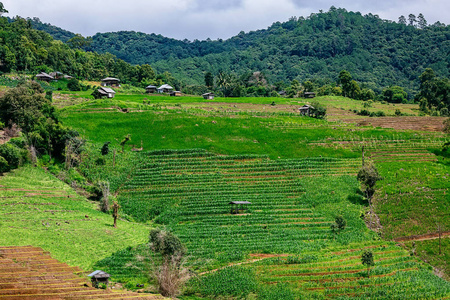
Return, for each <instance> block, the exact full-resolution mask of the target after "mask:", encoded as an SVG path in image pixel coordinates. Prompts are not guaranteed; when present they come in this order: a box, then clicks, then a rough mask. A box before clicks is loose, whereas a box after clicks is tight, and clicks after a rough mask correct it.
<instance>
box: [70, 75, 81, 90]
mask: <svg viewBox="0 0 450 300" xmlns="http://www.w3.org/2000/svg"><path fill="white" fill-rule="evenodd" d="M67 88H68V89H69V91H81V86H80V83H79V82H78V80H77V79H76V78H72V79H70V80H69V82H68V83H67Z"/></svg>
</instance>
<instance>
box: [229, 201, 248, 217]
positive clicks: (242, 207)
mask: <svg viewBox="0 0 450 300" xmlns="http://www.w3.org/2000/svg"><path fill="white" fill-rule="evenodd" d="M228 204H229V205H231V209H230V213H231V214H239V213H242V212H244V211H246V210H247V207H246V205H249V204H252V203H251V202H248V201H231V202H230V203H228Z"/></svg>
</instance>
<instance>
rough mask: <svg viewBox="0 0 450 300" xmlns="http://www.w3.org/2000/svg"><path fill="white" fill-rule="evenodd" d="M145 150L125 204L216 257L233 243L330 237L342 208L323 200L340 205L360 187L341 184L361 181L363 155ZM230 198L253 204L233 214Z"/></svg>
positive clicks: (279, 247) (299, 243)
mask: <svg viewBox="0 0 450 300" xmlns="http://www.w3.org/2000/svg"><path fill="white" fill-rule="evenodd" d="M141 155H142V157H141V160H142V161H143V163H142V164H140V166H139V167H138V168H137V169H136V170H135V171H134V173H133V174H131V176H130V179H129V180H128V181H126V182H125V183H124V184H123V186H122V187H121V188H120V189H119V201H120V203H121V205H122V208H123V209H124V211H125V212H126V213H128V214H130V215H132V216H133V217H134V218H136V219H138V220H140V221H146V220H149V219H153V218H155V217H156V222H159V223H164V224H167V225H169V226H170V227H171V228H172V230H174V232H176V233H177V235H178V236H179V237H180V238H181V239H182V240H183V241H184V242H185V243H186V246H187V248H188V249H189V251H190V254H191V255H194V256H196V257H213V258H218V257H220V256H223V255H225V256H227V255H232V254H231V253H234V252H235V250H236V251H238V252H240V253H249V252H257V251H268V250H269V249H270V250H269V251H274V252H287V253H290V252H292V251H297V250H298V249H302V248H304V247H320V245H321V244H323V243H324V242H325V241H327V240H329V239H330V238H331V237H332V236H331V235H330V230H329V228H330V224H331V223H332V222H333V221H334V214H335V213H336V212H335V211H329V210H328V209H325V208H322V205H324V206H327V205H330V203H332V204H333V205H337V204H336V203H339V202H341V201H345V199H346V197H348V196H349V195H351V194H353V193H354V190H352V188H344V189H343V190H340V188H339V187H338V186H340V185H342V186H347V187H348V184H349V182H352V184H353V185H354V184H356V182H355V181H354V180H355V179H354V178H355V175H356V172H357V170H358V167H359V166H360V164H361V161H360V160H359V159H330V158H308V159H297V160H275V161H274V160H270V159H268V158H267V157H264V156H249V155H238V156H217V155H212V154H211V153H208V152H206V151H203V150H193V151H190V150H187V151H166V152H164V151H159V152H153V153H142V154H141ZM343 182H346V183H345V184H343ZM352 184H350V186H351V185H352ZM327 193H331V196H330V194H327ZM341 197H342V198H341ZM325 199H326V200H328V201H330V202H329V203H325ZM230 201H249V202H251V203H252V204H251V205H250V206H249V207H248V210H245V211H241V213H239V214H232V213H231V207H230V205H229V202H230ZM338 210H339V209H338ZM355 210H356V211H357V210H358V208H357V206H356V205H355V206H354V207H352V208H350V209H349V211H348V212H347V213H348V214H352V213H355V215H357V212H355ZM353 218H354V217H353ZM358 228H363V223H362V222H360V220H359V221H357V222H354V227H353V228H351V229H350V230H349V236H350V235H351V234H350V231H351V232H353V233H355V232H356V231H358ZM363 231H364V230H363ZM365 234H366V233H359V234H355V235H354V236H356V239H359V238H362V236H364V235H365Z"/></svg>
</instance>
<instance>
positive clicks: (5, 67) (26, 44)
mask: <svg viewBox="0 0 450 300" xmlns="http://www.w3.org/2000/svg"><path fill="white" fill-rule="evenodd" d="M36 24H40V25H39V26H38V25H36ZM33 27H38V28H41V29H42V30H46V31H49V30H51V31H52V33H53V35H54V36H55V37H59V38H61V37H63V36H64V37H65V38H68V37H69V36H72V37H71V38H69V39H68V40H67V42H66V43H63V42H62V41H60V40H55V39H54V38H53V37H52V36H51V35H50V34H49V33H47V32H45V31H42V30H37V29H34V28H33ZM89 43H90V38H84V37H82V36H81V35H68V34H67V31H61V30H59V29H58V28H57V27H54V26H51V25H49V24H44V25H42V23H41V22H40V21H39V19H37V18H34V19H23V18H21V17H15V18H14V19H8V18H5V17H0V71H1V72H3V73H7V72H19V73H20V72H23V73H26V74H37V73H39V72H52V71H59V72H62V73H64V74H68V75H71V76H74V77H76V78H77V79H84V80H99V79H101V78H104V77H107V76H114V77H118V78H120V79H121V82H122V83H129V84H134V85H138V86H139V85H141V86H142V85H144V86H145V84H149V83H154V84H162V83H170V84H172V85H174V86H177V85H178V81H177V80H175V78H174V77H173V76H172V75H171V74H169V73H164V74H156V72H155V71H154V70H153V69H152V67H150V66H149V65H146V64H144V65H132V64H130V63H127V62H125V61H123V60H122V59H118V58H117V57H115V56H114V55H112V54H110V53H104V54H99V53H97V52H92V51H86V50H85V49H84V48H85V47H86V45H89Z"/></svg>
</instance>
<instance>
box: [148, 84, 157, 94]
mask: <svg viewBox="0 0 450 300" xmlns="http://www.w3.org/2000/svg"><path fill="white" fill-rule="evenodd" d="M156 90H157V88H156V86H154V85H149V86H146V87H145V92H146V93H148V94H152V93H154V92H156Z"/></svg>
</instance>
